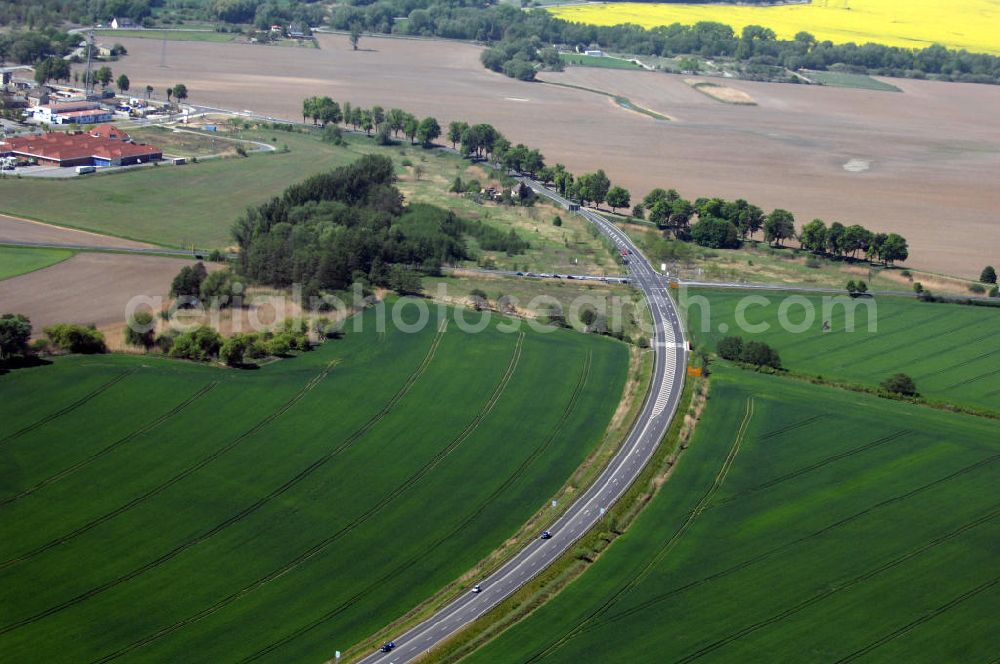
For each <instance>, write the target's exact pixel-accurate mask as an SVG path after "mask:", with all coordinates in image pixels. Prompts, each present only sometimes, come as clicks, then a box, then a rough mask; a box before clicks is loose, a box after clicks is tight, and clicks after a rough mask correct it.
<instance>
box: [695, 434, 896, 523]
mask: <svg viewBox="0 0 1000 664" xmlns="http://www.w3.org/2000/svg"><path fill="white" fill-rule="evenodd" d="M911 433H913V432H912V431H910V430H908V429H900V430H898V431H894V432H892V433H891V434H888V435H886V436H882V437H881V438H876V439H875V440H873V441H871V442H868V443H865V444H864V445H860V446H858V447H855V448H852V449H849V450H846V451H844V452H840V453H838V454H833V455H831V456H828V457H826V458H824V459H820V460H819V461H816V462H814V463H811V464H809V465H808V466H802V467H801V468H798V469H796V470H793V471H791V472H789V473H786V474H784V475H779V476H778V477H775V478H774V479H771V480H768V481H767V482H764V483H763V484H758V485H756V486H753V487H750V488H748V489H744V490H743V491H738V492H737V493H734V494H732V495H731V496H729V497H728V498H724V499H722V500H720V501H718V502H715V503H712V504H711V505H709V506H708V509H715V508H717V507H722V506H723V505H726V504H728V503H731V502H732V501H734V500H736V499H737V498H742V497H744V496H747V495H749V494H752V493H756V492H757V491H763V490H764V489H770V488H771V487H773V486H777V485H778V484H781V483H782V482H787V481H788V480H793V479H795V478H797V477H800V476H802V475H805V474H807V473H811V472H812V471H814V470H819V469H820V468H823V467H824V466H828V465H829V464H831V463H835V462H837V461H841V460H842V459H847V458H850V457H852V456H854V455H856V454H861V453H862V452H867V451H868V450H871V449H875V448H877V447H881V446H882V445H886V444H888V443H892V442H895V441H897V440H899V439H900V438H904V437H906V436H908V435H910V434H911Z"/></svg>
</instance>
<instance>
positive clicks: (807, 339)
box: [781, 310, 907, 351]
mask: <svg viewBox="0 0 1000 664" xmlns="http://www.w3.org/2000/svg"><path fill="white" fill-rule="evenodd" d="M866 313H867V310H866ZM906 313H907V312H905V311H897V312H895V313H891V314H889V315H888V316H880V317H879V318H878V322H879V323H884V322H885V321H887V320H892V319H893V318H898V317H900V316H902V315H904V314H906ZM832 323H833V322H832V321H831V326H832ZM824 334H826V335H836V336H833V337H829V338H831V339H837V338H838V337H839V336H840V335H849V334H855V332H849V331H847V330H846V329H841V330H831V331H829V332H826V333H824ZM820 338H822V337H820ZM849 338H850V337H849ZM814 341H816V337H810V336H806V337H803V338H802V339H799V340H798V341H793V342H791V343H788V344H784V345H783V346H782V347H781V350H788V349H789V348H798V347H799V346H802V345H805V344H811V343H813V342H814ZM846 346H850V344H845V345H844V347H846ZM837 350H841V347H840V346H838V347H836V348H830V349H824V351H837Z"/></svg>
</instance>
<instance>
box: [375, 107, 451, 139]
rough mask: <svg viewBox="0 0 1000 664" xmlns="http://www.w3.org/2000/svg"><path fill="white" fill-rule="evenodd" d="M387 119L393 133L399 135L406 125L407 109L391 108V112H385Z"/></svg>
mask: <svg viewBox="0 0 1000 664" xmlns="http://www.w3.org/2000/svg"><path fill="white" fill-rule="evenodd" d="M385 121H386V123H387V124H388V125H389V128H390V129H392V135H393V136H399V132H401V131H402V130H403V127H404V126H405V125H406V111H404V110H403V109H401V108H390V109H389V112H388V113H386V114H385ZM453 124H454V123H453Z"/></svg>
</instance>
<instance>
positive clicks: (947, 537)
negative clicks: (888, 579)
mask: <svg viewBox="0 0 1000 664" xmlns="http://www.w3.org/2000/svg"><path fill="white" fill-rule="evenodd" d="M998 506H1000V504H994V505H993V506H992V511H990V512H987V513H986V514H984V515H982V516H980V517H979V518H977V519H974V520H972V521H969V522H967V523H964V524H962V525H961V526H959V527H958V528H956V529H954V530H952V531H950V532H947V533H945V534H944V535H939V536H937V537H935V538H934V539H932V540H930V541H928V542H924V543H923V544H921V545H920V546H918V547H917V548H915V549H910V550H909V551H907V552H905V553H903V554H901V555H898V556H896V557H894V558H890V559H889V560H887V561H885V562H883V563H882V564H881V565H878V566H877V567H873V568H871V569H869V570H867V571H865V572H863V573H861V574H859V575H857V576H855V577H854V578H852V579H850V580H848V581H844V582H841V583H839V584H836V585H834V586H833V587H829V588H827V589H826V590H823V591H821V592H818V593H815V594H814V595H813V596H812V597H809V598H807V599H805V600H803V601H801V602H799V603H798V604H795V605H793V606H790V607H788V608H786V609H784V610H782V611H779V612H778V613H775V614H773V615H771V616H768V617H767V618H765V619H763V620H760V621H758V622H755V623H752V624H750V625H747V626H746V627H744V628H743V629H740V630H737V631H736V632H733V633H731V634H729V635H727V636H724V637H722V638H721V639H718V640H716V641H714V642H712V643H710V644H708V645H706V646H703V647H701V648H699V649H698V650H695V651H694V652H692V653H690V654H688V655H686V656H684V657H682V658H680V659H678V660H675V664H687V663H688V662H693V661H695V660H697V659H701V658H702V657H703V656H705V655H707V654H709V653H712V652H714V651H716V650H718V649H719V648H722V647H724V646H727V645H729V644H730V643H733V642H734V641H738V640H739V639H742V638H743V637H744V636H747V635H748V634H752V633H753V632H756V631H758V630H760V629H763V628H764V627H769V626H770V625H774V624H776V623H779V622H781V621H783V620H785V619H786V618H788V617H790V616H793V615H795V614H796V613H798V612H800V611H802V610H804V609H806V608H808V607H810V606H812V605H814V604H818V603H819V602H822V601H823V600H825V599H828V598H829V597H832V596H833V595H836V594H837V593H839V592H841V591H842V590H848V589H850V588H853V587H854V586H857V585H859V584H861V583H864V582H865V581H869V580H871V579H872V578H874V577H876V576H878V575H879V574H881V573H882V572H885V571H887V570H890V569H893V568H895V567H898V566H900V565H902V564H903V563H905V562H906V561H908V560H910V559H912V558H916V557H918V556H920V555H921V554H924V553H926V552H927V551H930V550H931V549H935V548H937V547H938V546H941V545H942V544H946V543H947V542H949V541H951V540H953V539H955V538H957V537H959V536H961V535H963V534H964V533H966V532H967V531H969V530H972V529H973V528H976V527H978V526H981V525H982V524H984V523H988V522H990V521H992V520H993V519H995V518H997V517H998V516H1000V509H997V507H998Z"/></svg>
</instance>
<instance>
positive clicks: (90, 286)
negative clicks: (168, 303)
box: [0, 253, 194, 335]
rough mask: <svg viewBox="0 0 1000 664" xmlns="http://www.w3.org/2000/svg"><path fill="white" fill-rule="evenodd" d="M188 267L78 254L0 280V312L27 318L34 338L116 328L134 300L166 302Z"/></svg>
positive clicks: (166, 260)
mask: <svg viewBox="0 0 1000 664" xmlns="http://www.w3.org/2000/svg"><path fill="white" fill-rule="evenodd" d="M193 263H194V261H188V260H183V259H178V258H162V257H159V256H131V255H125V254H98V253H80V254H77V255H76V256H74V257H73V258H70V259H69V260H66V261H63V262H62V263H58V264H56V265H53V266H52V267H48V268H45V269H44V270H38V271H35V272H31V273H29V274H24V275H21V276H19V277H13V278H11V279H5V280H3V281H0V311H4V312H17V313H21V314H24V315H26V316H27V317H28V318H30V319H31V323H32V326H33V328H34V331H35V334H36V335H39V334H40V333H41V330H42V328H43V327H45V326H47V325H52V324H53V323H82V324H85V325H89V324H93V325H96V326H98V327H106V326H112V325H121V324H122V323H124V322H125V307H126V305H127V304H128V301H129V300H130V299H131V298H132V297H133V296H136V295H149V296H162V297H163V298H164V299H166V296H167V295H168V293H169V291H170V282H171V281H172V280H173V278H174V276H175V275H176V274H177V272H178V271H180V269H181V268H182V267H183V266H185V265H192V264H193Z"/></svg>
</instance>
